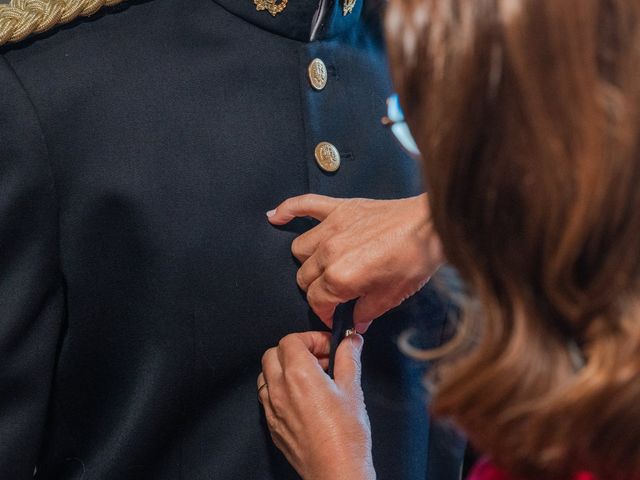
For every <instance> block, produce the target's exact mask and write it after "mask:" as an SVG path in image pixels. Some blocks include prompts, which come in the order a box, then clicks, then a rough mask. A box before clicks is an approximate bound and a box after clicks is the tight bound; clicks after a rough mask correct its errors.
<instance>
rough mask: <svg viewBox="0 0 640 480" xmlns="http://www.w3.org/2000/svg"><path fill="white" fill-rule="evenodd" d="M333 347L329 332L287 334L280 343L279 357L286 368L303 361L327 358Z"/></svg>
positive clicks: (316, 360)
mask: <svg viewBox="0 0 640 480" xmlns="http://www.w3.org/2000/svg"><path fill="white" fill-rule="evenodd" d="M330 349H331V334H330V333H329V332H303V333H292V334H290V335H287V336H286V337H284V338H283V339H282V340H280V343H279V344H278V359H279V361H280V364H281V365H282V367H283V368H284V369H286V368H287V366H291V365H300V363H301V362H305V361H309V360H311V359H312V360H314V362H315V363H316V364H317V363H318V360H319V359H327V358H328V357H329V351H330Z"/></svg>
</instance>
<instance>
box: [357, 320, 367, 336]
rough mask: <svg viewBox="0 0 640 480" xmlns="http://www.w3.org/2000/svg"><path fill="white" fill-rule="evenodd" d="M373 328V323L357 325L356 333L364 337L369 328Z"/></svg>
mask: <svg viewBox="0 0 640 480" xmlns="http://www.w3.org/2000/svg"><path fill="white" fill-rule="evenodd" d="M370 326H371V322H368V323H358V324H357V325H356V327H355V328H356V331H357V332H358V333H359V334H360V335H363V334H365V333H367V330H369V327H370Z"/></svg>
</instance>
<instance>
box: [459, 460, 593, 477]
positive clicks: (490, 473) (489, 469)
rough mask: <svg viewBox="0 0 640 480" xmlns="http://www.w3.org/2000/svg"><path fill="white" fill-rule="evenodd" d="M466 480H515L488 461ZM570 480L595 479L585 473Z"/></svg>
mask: <svg viewBox="0 0 640 480" xmlns="http://www.w3.org/2000/svg"><path fill="white" fill-rule="evenodd" d="M467 480H515V479H514V477H511V476H509V474H508V473H507V472H505V471H504V470H501V469H499V468H498V467H496V466H495V465H494V464H493V463H491V462H490V461H488V460H481V461H479V462H478V463H477V464H476V465H475V467H473V470H472V472H471V474H470V475H469V478H468V479H467ZM572 480H595V477H594V476H593V475H591V474H590V473H587V472H582V473H578V474H577V475H576V476H575V477H573V479H572Z"/></svg>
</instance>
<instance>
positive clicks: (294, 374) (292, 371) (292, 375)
mask: <svg viewBox="0 0 640 480" xmlns="http://www.w3.org/2000/svg"><path fill="white" fill-rule="evenodd" d="M284 376H285V379H286V382H287V383H293V384H296V385H304V384H306V383H307V382H308V381H309V371H308V370H307V369H305V368H301V367H299V366H297V365H294V366H292V367H290V368H288V369H287V371H286V372H284Z"/></svg>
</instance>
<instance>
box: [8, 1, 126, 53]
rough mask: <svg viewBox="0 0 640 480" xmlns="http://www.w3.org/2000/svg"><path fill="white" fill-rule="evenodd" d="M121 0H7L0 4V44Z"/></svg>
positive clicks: (39, 31) (41, 30) (25, 36)
mask: <svg viewBox="0 0 640 480" xmlns="http://www.w3.org/2000/svg"><path fill="white" fill-rule="evenodd" d="M123 1H124V0H11V2H10V3H9V4H8V5H0V46H2V45H4V44H5V43H10V42H19V41H21V40H24V39H25V38H27V37H28V36H29V35H31V34H36V33H42V32H46V31H47V30H50V29H52V28H53V27H55V26H57V25H62V24H65V23H68V22H71V21H72V20H75V19H76V18H77V17H80V16H82V17H88V16H89V15H93V14H94V13H96V12H97V11H98V10H100V9H101V8H102V7H110V6H112V5H116V4H118V3H122V2H123Z"/></svg>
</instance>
